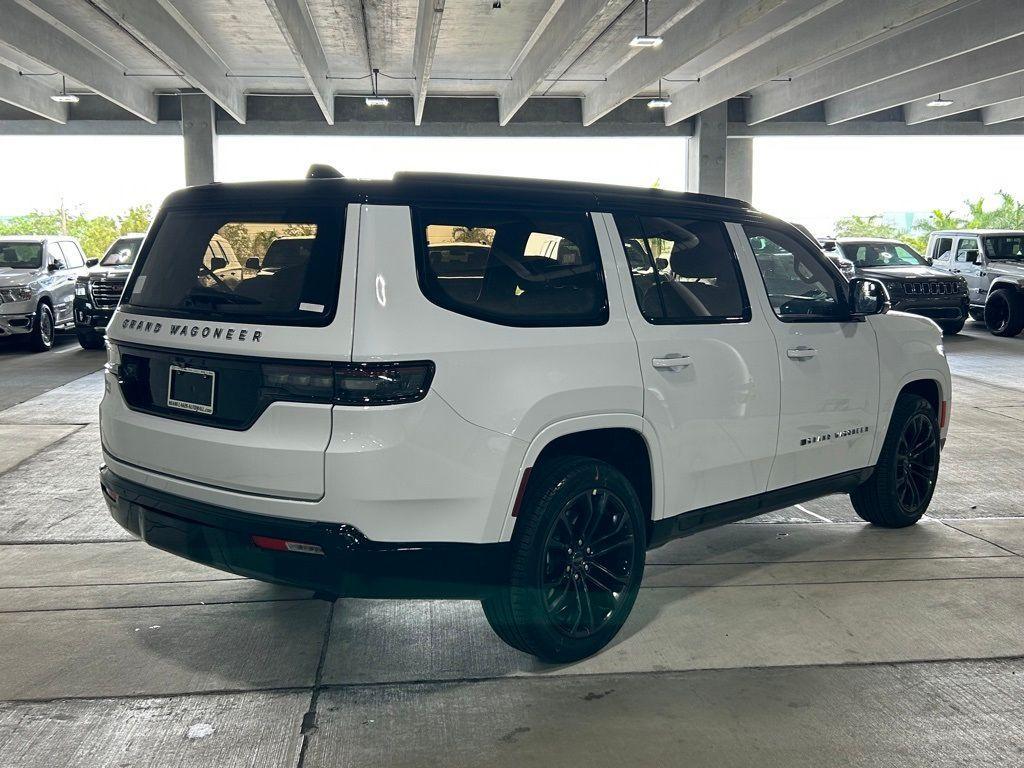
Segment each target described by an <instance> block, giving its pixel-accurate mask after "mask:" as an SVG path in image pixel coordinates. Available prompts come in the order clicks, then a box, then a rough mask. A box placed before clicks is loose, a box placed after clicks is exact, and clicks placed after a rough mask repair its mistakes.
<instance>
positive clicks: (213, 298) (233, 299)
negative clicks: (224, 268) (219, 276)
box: [185, 291, 263, 304]
mask: <svg viewBox="0 0 1024 768" xmlns="http://www.w3.org/2000/svg"><path fill="white" fill-rule="evenodd" d="M185 301H192V302H196V301H205V302H206V303H207V304H262V303H263V302H262V301H260V300H259V299H250V298H249V297H248V296H238V295H236V294H234V293H219V292H217V291H192V292H191V293H188V294H187V295H186V296H185Z"/></svg>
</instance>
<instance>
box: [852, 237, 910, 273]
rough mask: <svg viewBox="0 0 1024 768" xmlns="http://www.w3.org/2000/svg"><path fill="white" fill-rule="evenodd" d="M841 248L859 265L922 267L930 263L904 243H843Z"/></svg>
mask: <svg viewBox="0 0 1024 768" xmlns="http://www.w3.org/2000/svg"><path fill="white" fill-rule="evenodd" d="M840 248H842V251H843V255H844V256H846V258H848V259H849V260H850V261H852V262H853V263H854V264H855V265H856V266H857V267H920V266H922V265H927V263H928V262H926V261H925V260H924V258H923V257H922V256H921V255H920V254H919V253H918V252H917V251H915V250H914V249H913V248H911V247H910V246H909V245H903V243H870V242H865V243H842V244H841V245H840Z"/></svg>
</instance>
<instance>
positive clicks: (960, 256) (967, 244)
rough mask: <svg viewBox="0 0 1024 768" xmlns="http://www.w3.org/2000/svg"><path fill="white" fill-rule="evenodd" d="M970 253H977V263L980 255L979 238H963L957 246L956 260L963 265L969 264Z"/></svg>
mask: <svg viewBox="0 0 1024 768" xmlns="http://www.w3.org/2000/svg"><path fill="white" fill-rule="evenodd" d="M970 251H974V253H975V261H977V253H978V238H976V237H961V238H960V241H959V242H958V243H957V244H956V260H957V262H959V263H961V264H966V263H967V262H968V258H967V254H968V252H970Z"/></svg>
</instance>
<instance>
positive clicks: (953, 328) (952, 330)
mask: <svg viewBox="0 0 1024 768" xmlns="http://www.w3.org/2000/svg"><path fill="white" fill-rule="evenodd" d="M965 322H966V319H965V318H964V319H960V320H943V321H942V322H940V323H939V327H940V328H941V329H942V332H943V333H944V334H945V335H947V336H955V335H956V334H958V333H960V331H962V330H963V329H964V323H965Z"/></svg>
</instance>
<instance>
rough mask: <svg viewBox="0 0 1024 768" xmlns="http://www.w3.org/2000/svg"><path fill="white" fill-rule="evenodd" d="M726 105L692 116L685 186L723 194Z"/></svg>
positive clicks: (705, 192) (692, 189) (727, 120)
mask: <svg viewBox="0 0 1024 768" xmlns="http://www.w3.org/2000/svg"><path fill="white" fill-rule="evenodd" d="M728 128H729V107H728V104H727V103H726V102H722V103H721V104H719V105H718V106H715V107H712V108H711V109H707V110H705V111H703V112H701V113H700V114H698V115H697V116H696V117H695V118H694V125H693V136H692V137H691V138H690V140H689V142H688V144H689V150H688V160H687V163H686V182H687V183H686V188H687V189H688V190H689V191H690V192H703V193H704V194H707V195H724V194H725V162H726V134H727V132H728Z"/></svg>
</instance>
